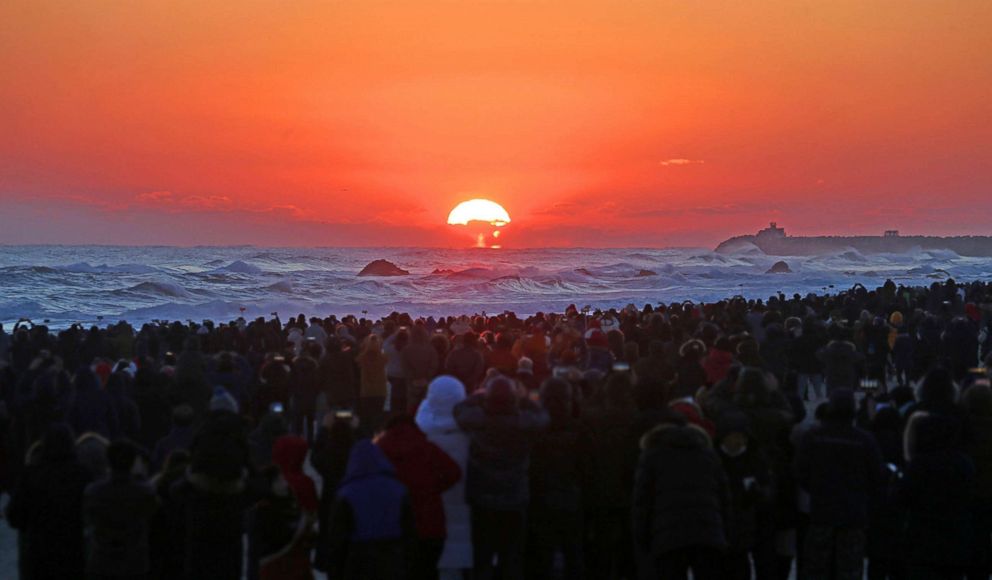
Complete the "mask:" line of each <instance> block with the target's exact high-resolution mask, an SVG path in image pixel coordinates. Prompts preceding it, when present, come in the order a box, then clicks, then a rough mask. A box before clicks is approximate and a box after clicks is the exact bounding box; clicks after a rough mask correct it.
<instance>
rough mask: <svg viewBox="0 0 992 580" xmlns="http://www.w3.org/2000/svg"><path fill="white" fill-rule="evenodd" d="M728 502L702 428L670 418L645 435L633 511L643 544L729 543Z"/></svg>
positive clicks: (664, 547)
mask: <svg viewBox="0 0 992 580" xmlns="http://www.w3.org/2000/svg"><path fill="white" fill-rule="evenodd" d="M729 507H730V496H729V489H728V486H727V476H726V475H725V474H724V471H723V467H722V466H721V465H720V458H719V457H717V454H716V452H715V451H713V448H712V447H711V445H710V439H709V437H708V436H707V435H706V433H705V432H704V431H703V430H702V429H699V428H697V427H695V426H691V425H688V426H677V425H671V424H667V423H666V424H662V425H659V426H658V427H655V428H654V429H652V430H651V431H649V432H648V433H647V434H645V435H644V437H642V438H641V457H640V461H639V463H638V466H637V476H636V479H635V483H634V509H633V514H634V541H635V542H636V543H637V544H638V545H639V546H640V547H641V548H642V549H644V550H645V551H650V552H651V553H652V554H654V555H661V554H664V553H665V552H669V551H671V550H676V549H679V548H685V547H690V546H708V547H714V548H725V547H726V546H727V537H726V522H727V518H728V513H729Z"/></svg>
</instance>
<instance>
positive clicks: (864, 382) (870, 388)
mask: <svg viewBox="0 0 992 580" xmlns="http://www.w3.org/2000/svg"><path fill="white" fill-rule="evenodd" d="M879 386H880V385H879V382H878V379H861V390H862V391H864V392H866V393H874V392H876V391H878V387H879Z"/></svg>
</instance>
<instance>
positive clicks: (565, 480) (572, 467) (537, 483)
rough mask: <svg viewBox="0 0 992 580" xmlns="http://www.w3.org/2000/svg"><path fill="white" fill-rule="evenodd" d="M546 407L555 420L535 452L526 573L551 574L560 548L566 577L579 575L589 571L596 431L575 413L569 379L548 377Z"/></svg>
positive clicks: (543, 392) (541, 435)
mask: <svg viewBox="0 0 992 580" xmlns="http://www.w3.org/2000/svg"><path fill="white" fill-rule="evenodd" d="M541 406H542V407H544V409H545V410H546V411H547V413H548V416H549V418H550V420H549V423H548V428H547V430H546V431H542V432H541V433H539V434H538V435H537V437H536V438H535V440H534V446H533V450H532V451H531V464H530V506H529V509H528V512H527V516H528V518H527V519H528V522H529V529H528V535H527V542H528V547H527V553H528V558H527V559H528V565H527V577H528V578H534V579H542V578H550V577H551V576H552V575H553V573H554V555H555V552H556V551H558V550H560V551H561V553H562V555H563V557H564V562H565V577H566V578H575V579H579V580H580V579H581V578H582V577H583V576H584V569H583V568H584V566H583V564H584V563H583V559H582V540H583V532H582V523H583V509H582V508H583V507H584V505H585V504H584V502H585V501H586V500H587V498H586V496H585V494H586V493H587V492H588V491H589V480H590V475H591V471H592V469H591V466H590V464H589V459H590V454H591V452H592V441H591V436H590V433H589V431H588V429H587V428H586V427H585V425H584V424H583V423H581V422H580V421H578V420H577V419H575V418H574V417H573V406H574V398H573V394H572V385H571V384H570V383H569V382H568V381H566V380H564V379H559V378H554V377H552V378H549V379H547V380H545V381H544V384H543V385H542V386H541Z"/></svg>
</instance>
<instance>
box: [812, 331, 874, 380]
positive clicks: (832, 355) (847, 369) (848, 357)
mask: <svg viewBox="0 0 992 580" xmlns="http://www.w3.org/2000/svg"><path fill="white" fill-rule="evenodd" d="M830 335H831V337H830V338H831V340H830V342H828V343H827V344H826V346H824V347H823V348H821V349H820V350H819V351H817V353H816V357H817V359H818V360H819V361H820V364H822V365H823V375H824V380H825V383H826V386H827V393H828V394H829V392H830V391H832V390H834V389H855V388H857V387H858V384H859V380H860V377H861V366H862V363H863V362H864V359H865V355H864V354H863V353H861V352H859V351H858V347H857V346H856V345H855V344H854V343H853V342H851V341H850V340H848V339H847V336H848V331H847V329H846V328H845V327H844V326H843V325H842V324H835V325H834V326H832V327H831V328H830Z"/></svg>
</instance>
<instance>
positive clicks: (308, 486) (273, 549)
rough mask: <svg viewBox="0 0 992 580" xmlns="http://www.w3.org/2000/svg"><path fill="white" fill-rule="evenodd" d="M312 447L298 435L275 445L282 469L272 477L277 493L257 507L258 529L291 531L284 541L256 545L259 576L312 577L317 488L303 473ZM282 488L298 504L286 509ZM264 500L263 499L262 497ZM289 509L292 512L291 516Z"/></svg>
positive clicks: (275, 459) (274, 457) (276, 459)
mask: <svg viewBox="0 0 992 580" xmlns="http://www.w3.org/2000/svg"><path fill="white" fill-rule="evenodd" d="M308 451H309V447H308V445H307V440H306V439H304V438H303V437H299V436H297V435H283V436H282V437H280V438H279V439H277V440H276V443H275V445H274V446H273V448H272V460H273V463H274V464H275V465H276V466H277V467H278V468H279V475H280V477H277V478H270V485H271V487H272V490H273V491H272V493H273V495H274V496H275V497H274V498H273V497H272V496H270V497H269V499H270V500H271V501H270V502H269V503H268V504H266V505H265V506H264V507H263V509H262V510H261V514H260V511H259V510H258V509H257V508H256V510H255V514H254V515H255V518H256V522H255V523H256V528H260V529H261V530H262V533H263V534H264V533H267V532H268V531H276V530H278V529H279V528H282V529H283V530H286V529H288V530H289V531H291V534H290V535H289V537H288V538H287V541H285V542H278V541H268V542H263V544H265V545H263V546H257V547H256V549H258V554H259V555H260V556H261V561H260V566H259V569H260V578H262V579H268V578H271V579H273V580H276V579H281V578H286V579H287V580H288V579H291V578H311V577H312V574H311V572H310V542H311V539H312V536H313V523H314V521H315V520H316V518H317V507H318V500H317V487H316V485H314V482H313V480H312V479H310V476H308V475H306V474H305V473H303V462H304V461H305V460H306V456H307V452H308ZM283 488H285V489H286V490H288V492H289V497H290V498H291V499H293V500H295V501H294V503H295V506H292V509H290V510H287V509H286V508H287V507H289V506H287V502H285V501H284V500H285V498H286V496H285V495H283V493H282V492H283ZM263 503H264V500H263ZM287 511H291V513H290V514H288V517H285V518H282V519H281V518H280V516H281V515H282V516H286V515H287Z"/></svg>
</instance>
